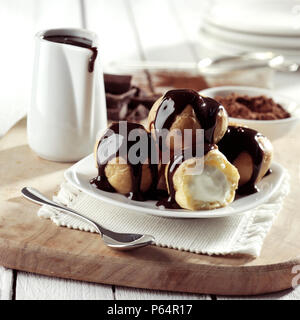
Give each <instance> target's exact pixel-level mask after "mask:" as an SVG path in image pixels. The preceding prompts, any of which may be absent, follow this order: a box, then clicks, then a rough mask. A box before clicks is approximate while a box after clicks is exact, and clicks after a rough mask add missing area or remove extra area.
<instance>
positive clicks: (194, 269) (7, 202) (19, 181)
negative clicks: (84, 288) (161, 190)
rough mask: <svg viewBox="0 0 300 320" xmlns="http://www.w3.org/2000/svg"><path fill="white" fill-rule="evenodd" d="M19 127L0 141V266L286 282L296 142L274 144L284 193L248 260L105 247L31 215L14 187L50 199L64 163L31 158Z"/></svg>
mask: <svg viewBox="0 0 300 320" xmlns="http://www.w3.org/2000/svg"><path fill="white" fill-rule="evenodd" d="M25 129H26V121H25V120H22V121H21V122H19V123H18V124H17V125H16V126H15V127H14V128H13V129H12V130H11V131H9V133H8V134H7V135H6V136H5V137H4V138H3V139H2V140H1V142H0V176H1V180H2V183H1V189H0V264H1V265H3V266H5V267H8V268H13V269H18V270H24V271H29V272H33V273H39V274H44V275H49V276H55V277H62V278H70V279H74V280H85V281H89V282H98V283H104V284H115V285H120V286H130V287H137V288H148V289H157V290H168V291H181V292H192V293H207V294H222V295H252V294H260V293H266V292H274V291H278V290H283V289H287V288H290V287H291V284H292V278H293V277H294V276H295V274H293V273H292V267H293V266H294V265H297V264H300V259H299V253H300V241H299V240H300V235H299V233H298V232H297V229H298V228H297V227H296V226H297V225H298V226H299V224H300V217H299V214H298V213H297V210H295V208H297V206H299V204H300V198H299V196H298V195H299V192H298V190H297V184H296V182H297V180H298V179H299V172H298V170H299V164H298V162H297V161H293V159H295V158H294V157H295V156H296V153H297V152H296V151H297V139H295V138H292V137H289V138H287V140H283V141H281V142H278V143H276V145H275V150H276V154H275V158H276V160H277V161H279V162H281V163H282V164H283V165H285V166H287V167H289V171H290V173H291V179H292V188H291V193H290V196H289V197H288V198H287V199H286V201H285V204H284V209H283V210H282V212H281V213H280V215H279V217H278V219H277V220H276V222H275V224H274V226H273V228H272V230H271V232H270V234H269V235H268V236H267V238H266V240H265V243H264V246H263V249H262V254H261V257H259V258H258V259H252V258H250V257H246V256H239V257H237V256H227V257H210V256H205V255H197V254H192V253H187V252H180V251H177V250H172V249H165V248H158V247H146V248H141V249H138V250H135V251H133V252H118V251H113V250H111V249H109V248H107V247H105V246H104V245H103V243H102V241H101V239H100V238H99V236H98V235H96V234H91V233H87V232H83V231H77V230H70V229H67V228H62V227H57V226H56V225H54V224H53V223H52V222H51V221H49V220H43V219H40V218H38V217H37V215H36V212H37V206H36V205H35V204H32V203H30V202H28V201H27V200H25V199H23V198H22V197H21V194H20V190H21V188H22V187H23V186H25V185H29V186H32V187H37V188H39V189H40V190H41V191H42V192H44V193H46V194H47V195H48V196H51V194H52V193H53V192H55V191H58V189H59V184H60V182H61V181H62V179H63V171H64V170H65V169H66V168H67V167H68V166H69V165H70V164H62V163H55V162H49V161H46V160H42V159H40V158H38V157H37V156H36V155H35V154H34V153H33V152H32V151H31V150H30V149H29V148H28V146H27V144H26V138H25V137H26V132H25ZM287 141H288V143H287ZM293 147H294V149H293ZM291 150H294V151H293V152H294V155H292V152H291ZM4 164H5V165H4ZM292 226H293V228H292Z"/></svg>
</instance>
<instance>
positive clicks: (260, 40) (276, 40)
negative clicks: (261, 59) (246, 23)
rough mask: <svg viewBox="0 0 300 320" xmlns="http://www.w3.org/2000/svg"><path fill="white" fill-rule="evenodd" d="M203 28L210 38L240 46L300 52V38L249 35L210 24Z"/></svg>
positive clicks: (204, 25)
mask: <svg viewBox="0 0 300 320" xmlns="http://www.w3.org/2000/svg"><path fill="white" fill-rule="evenodd" d="M202 28H203V29H204V31H205V32H206V33H207V34H208V35H210V36H214V37H217V38H220V39H222V40H224V41H233V42H235V43H238V44H245V45H249V46H252V47H258V46H263V47H268V48H270V49H271V48H275V49H287V50H295V49H296V50H297V49H298V50H299V48H300V43H299V39H300V37H289V36H275V35H266V34H247V33H244V32H239V31H233V30H229V29H225V28H224V27H220V26H218V25H213V24H210V23H203V25H202Z"/></svg>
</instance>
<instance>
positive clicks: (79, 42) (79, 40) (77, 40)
mask: <svg viewBox="0 0 300 320" xmlns="http://www.w3.org/2000/svg"><path fill="white" fill-rule="evenodd" d="M43 39H45V40H48V41H51V42H57V43H62V44H69V45H72V46H76V47H81V48H86V49H90V50H91V51H92V56H91V57H90V60H89V66H88V70H89V72H93V71H94V65H95V60H96V58H97V55H98V49H97V47H94V46H93V42H92V40H90V39H87V38H83V37H77V36H68V35H52V36H44V37H43Z"/></svg>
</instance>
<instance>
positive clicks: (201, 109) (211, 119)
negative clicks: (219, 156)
mask: <svg viewBox="0 0 300 320" xmlns="http://www.w3.org/2000/svg"><path fill="white" fill-rule="evenodd" d="M187 105H191V106H192V108H193V110H194V112H195V115H196V117H197V119H198V121H199V123H200V125H201V128H202V129H204V141H205V142H207V143H213V142H214V141H213V138H214V132H215V128H216V121H217V115H218V113H219V111H220V110H221V109H223V110H224V112H225V109H224V107H223V106H222V105H221V104H220V103H218V102H217V101H215V100H213V99H211V98H208V97H202V96H200V95H199V94H198V92H196V91H194V90H191V89H178V90H170V91H168V92H167V93H166V94H165V95H164V97H163V100H162V102H161V104H160V106H159V108H158V110H157V112H156V117H155V120H154V127H155V129H156V130H160V129H170V128H171V126H172V124H173V122H174V120H175V118H176V116H177V115H179V114H180V113H181V112H182V111H183V110H184V108H185V107H186V106H187ZM160 149H161V146H160Z"/></svg>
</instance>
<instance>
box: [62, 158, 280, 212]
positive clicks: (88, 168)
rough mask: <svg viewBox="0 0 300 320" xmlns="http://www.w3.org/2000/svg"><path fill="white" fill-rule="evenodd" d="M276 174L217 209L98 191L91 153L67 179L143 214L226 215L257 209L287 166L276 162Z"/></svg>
mask: <svg viewBox="0 0 300 320" xmlns="http://www.w3.org/2000/svg"><path fill="white" fill-rule="evenodd" d="M272 170H273V172H272V174H270V175H268V176H267V177H265V178H264V179H263V180H262V181H261V182H260V183H259V184H258V187H260V188H261V191H260V192H258V193H255V194H252V195H250V196H245V197H241V198H239V199H237V200H235V201H233V203H232V204H231V205H230V206H227V207H225V208H220V209H215V210H202V211H188V210H184V209H176V210H175V209H172V210H170V209H159V208H157V207H156V206H155V201H144V202H139V201H133V200H129V199H128V198H126V197H125V196H123V195H121V194H117V193H110V192H106V191H102V190H98V189H97V188H96V187H94V186H93V185H91V184H90V183H89V181H90V179H92V178H94V177H96V175H97V169H96V168H95V163H94V156H93V155H92V154H91V155H89V156H87V157H86V158H84V159H82V160H80V161H79V162H77V163H75V164H74V165H73V166H72V167H71V168H69V169H68V170H67V171H66V172H65V178H66V179H67V181H69V182H70V183H71V184H72V185H73V186H74V187H76V188H78V189H80V190H81V191H83V192H85V193H87V194H88V195H90V196H93V197H95V198H97V199H99V200H102V201H104V202H106V203H109V204H112V205H116V206H119V207H122V208H127V209H131V210H134V211H138V212H141V213H147V214H151V215H156V216H161V217H171V218H217V217H226V216H230V215H233V214H237V213H241V212H243V211H246V210H249V209H253V208H255V207H257V206H258V205H259V204H262V203H264V202H266V201H267V200H268V199H269V198H270V197H271V196H272V194H273V193H274V192H275V191H276V190H277V188H278V187H279V186H280V184H281V182H282V178H283V172H284V169H283V167H282V166H281V165H279V164H277V163H273V164H272Z"/></svg>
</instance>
